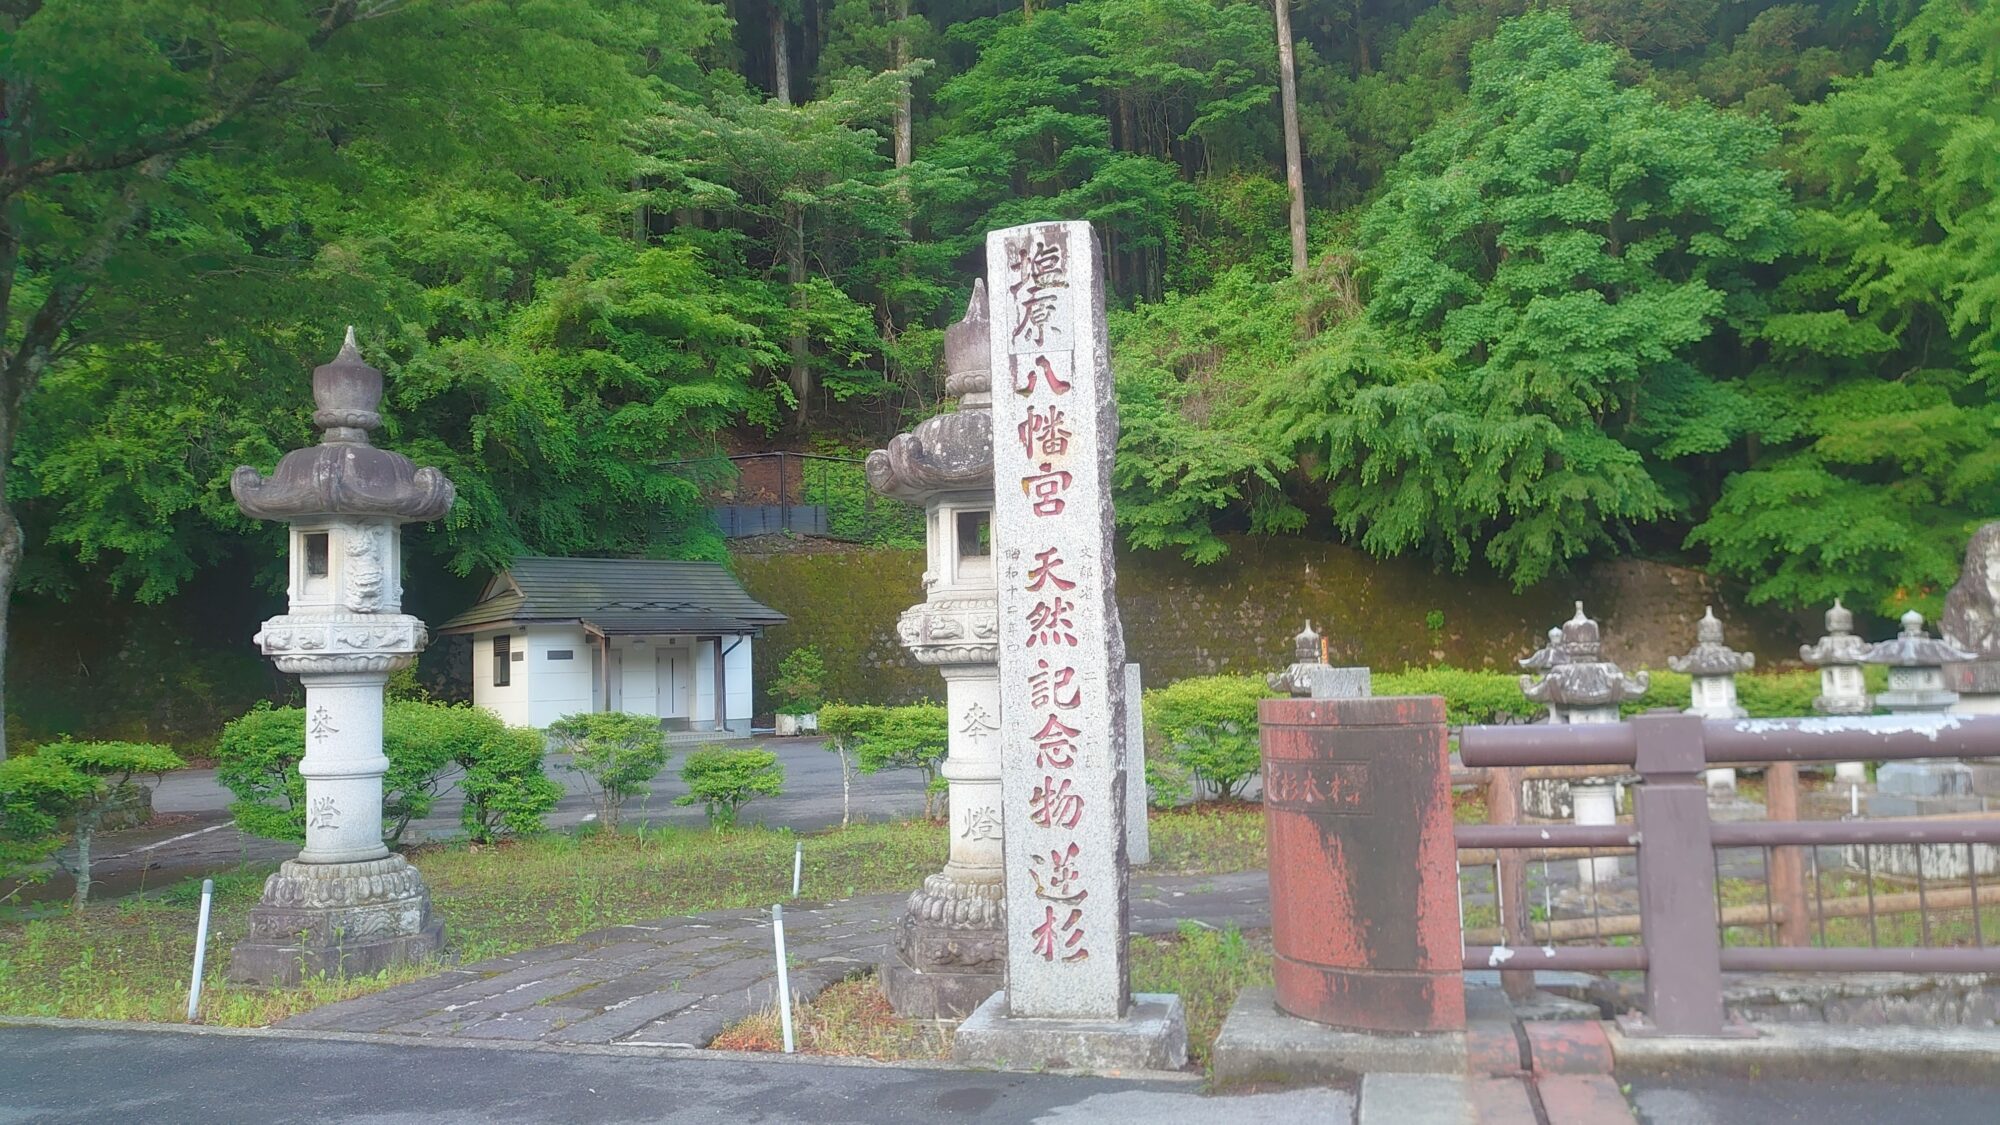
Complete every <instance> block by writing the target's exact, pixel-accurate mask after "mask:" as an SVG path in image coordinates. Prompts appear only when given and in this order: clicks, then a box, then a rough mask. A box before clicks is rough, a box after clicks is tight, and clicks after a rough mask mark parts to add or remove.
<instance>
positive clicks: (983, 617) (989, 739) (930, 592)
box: [867, 281, 1070, 1019]
mask: <svg viewBox="0 0 2000 1125" xmlns="http://www.w3.org/2000/svg"><path fill="white" fill-rule="evenodd" d="M987 321H988V314H987V302H986V286H985V283H984V282H983V281H981V282H977V283H975V284H974V286H973V290H972V300H971V302H970V304H969V305H968V306H967V308H966V310H965V316H964V318H963V319H961V320H960V321H958V323H956V324H953V325H952V326H951V327H949V328H947V329H946V330H945V347H944V350H945V369H946V372H947V374H946V378H945V393H946V394H948V395H952V396H955V397H956V398H957V399H958V408H957V409H956V410H954V411H950V412H948V413H944V414H937V415H933V416H932V417H930V418H926V419H924V420H923V421H922V422H920V423H918V424H917V425H916V427H915V428H914V429H912V430H911V431H910V432H909V433H906V434H898V435H896V436H895V437H894V438H892V439H890V441H889V444H888V447H887V448H886V449H878V450H876V451H875V452H873V453H871V454H869V455H868V462H867V473H868V483H869V485H870V486H871V487H873V488H874V489H875V491H877V492H879V493H881V494H883V495H885V496H891V497H894V498H896V499H899V500H907V501H910V502H912V503H919V504H922V505H923V506H924V520H925V528H926V531H925V553H926V561H927V563H928V566H927V568H926V570H925V572H924V600H923V601H921V602H919V603H917V604H916V605H913V606H911V607H910V608H909V609H907V610H904V611H903V615H902V617H901V619H900V620H899V621H898V622H897V632H898V635H899V636H900V637H901V639H902V642H903V645H904V647H906V648H908V649H909V650H910V654H911V655H912V656H914V657H916V659H917V661H918V662H919V663H922V664H927V665H930V666H931V667H934V668H936V669H937V670H938V671H939V673H940V674H942V675H943V676H944V681H945V713H946V716H947V723H948V726H947V735H946V737H947V739H948V749H947V751H946V754H945V760H944V765H943V767H942V770H941V772H942V773H943V774H944V778H945V781H946V784H947V785H948V786H949V787H950V788H949V793H948V796H947V805H948V807H949V810H950V818H951V831H950V839H951V854H950V859H949V860H948V861H947V862H946V863H945V866H944V870H942V871H940V872H938V873H937V874H935V875H931V876H930V877H928V878H926V879H925V880H924V885H923V887H922V888H921V889H919V890H917V891H916V892H915V893H913V894H912V895H911V896H910V900H909V907H908V909H907V910H906V911H905V912H904V914H903V916H902V917H901V918H900V919H898V920H897V923H896V933H895V940H894V948H893V949H892V950H891V953H890V959H889V960H888V961H887V962H885V963H884V964H883V966H882V972H881V977H882V985H883V990H884V992H885V993H886V994H887V996H888V998H889V1002H890V1004H891V1005H892V1006H893V1007H894V1008H895V1009H896V1011H897V1013H898V1014H899V1015H902V1016H906V1017H914V1018H921V1019H957V1018H961V1017H964V1016H966V1015H968V1014H970V1013H971V1012H972V1010H973V1009H974V1008H976V1007H978V1006H979V1004H980V1002H981V1001H984V1000H985V999H986V998H987V997H988V996H991V995H993V993H994V992H996V991H998V990H999V989H1000V987H1001V986H1002V984H1003V983H1004V981H1005V973H1006V962H1007V931H1006V921H1007V902H1006V891H1005V887H1004V882H1003V879H1004V872H1003V869H1002V867H1001V817H1002V815H1003V812H1002V810H1003V808H1004V802H1002V800H1001V798H1000V737H999V736H1000V667H999V655H998V653H999V649H998V646H999V626H998V618H997V616H996V613H997V610H996V606H995V599H996V596H997V595H996V588H995V585H994V568H993V535H992V514H993V420H992V375H991V373H990V364H991V359H990V356H989V354H988V342H987ZM1051 690H1052V691H1055V692H1058V693H1063V694H1067V693H1068V692H1069V690H1070V688H1069V687H1068V685H1054V686H1052V688H1051Z"/></svg>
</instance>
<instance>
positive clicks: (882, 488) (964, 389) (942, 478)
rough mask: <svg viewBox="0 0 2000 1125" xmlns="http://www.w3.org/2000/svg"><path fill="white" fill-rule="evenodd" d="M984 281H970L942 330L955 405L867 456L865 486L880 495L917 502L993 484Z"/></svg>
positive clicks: (985, 488)
mask: <svg viewBox="0 0 2000 1125" xmlns="http://www.w3.org/2000/svg"><path fill="white" fill-rule="evenodd" d="M987 320H988V317H987V309H986V282H985V281H984V280H980V281H975V282H973V285H972V299H971V300H970V301H968V302H967V303H966V306H965V316H964V317H963V318H961V319H960V320H959V321H958V323H956V324H953V325H952V326H951V327H949V328H947V329H945V330H944V358H945V372H946V374H945V383H944V388H945V393H946V394H949V395H954V396H957V397H958V400H959V401H958V409H957V410H954V411H952V412H950V413H948V414H936V415H933V416H931V417H929V418H926V419H924V420H923V421H921V422H919V423H917V425H916V427H915V428H914V429H912V430H911V431H910V432H909V433H906V434H897V435H896V436H895V437H893V438H890V439H889V445H888V448H886V449H878V450H876V451H874V452H873V453H870V454H869V455H868V462H867V465H866V466H865V468H866V472H867V474H868V484H869V485H870V486H871V487H872V488H874V489H875V491H877V492H879V493H881V494H882V495H884V496H893V497H895V498H896V499H898V500H909V501H914V502H917V503H922V502H923V501H924V500H927V499H929V498H930V497H932V496H936V495H937V494H939V493H943V492H976V491H990V490H991V489H992V488H993V411H992V409H991V407H992V402H993V396H992V388H993V372H992V356H991V354H990V352H989V351H988V348H989V344H988V342H987V341H988V336H987Z"/></svg>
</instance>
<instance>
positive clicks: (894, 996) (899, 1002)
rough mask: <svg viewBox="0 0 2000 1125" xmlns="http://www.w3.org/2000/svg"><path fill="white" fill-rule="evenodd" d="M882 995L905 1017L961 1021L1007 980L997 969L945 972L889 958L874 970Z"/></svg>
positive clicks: (897, 958) (900, 959)
mask: <svg viewBox="0 0 2000 1125" xmlns="http://www.w3.org/2000/svg"><path fill="white" fill-rule="evenodd" d="M876 971H877V974H878V975H879V976H880V977H881V980H882V994H883V995H884V996H886V997H888V998H889V1006H890V1007H892V1008H894V1009H896V1014H897V1015H899V1016H901V1017H903V1018H904V1019H917V1020H961V1019H964V1018H965V1017H967V1016H969V1015H971V1014H972V1013H973V1012H974V1011H976V1010H977V1009H978V1008H979V1006H980V1005H981V1004H984V1003H985V1002H986V998H987V997H989V996H991V995H993V994H994V993H996V992H998V991H1000V989H1001V988H1002V987H1004V986H1005V985H1006V983H1007V980H1006V974H1005V973H1003V972H1001V971H1000V970H999V969H997V968H996V969H995V970H994V971H992V972H990V973H966V972H958V973H947V972H937V971H931V972H926V971H924V970H923V969H919V968H914V967H912V966H910V965H907V964H904V963H903V959H902V958H900V957H891V958H889V959H888V960H887V961H884V962H882V964H881V966H880V967H879V968H878V969H877V970H876Z"/></svg>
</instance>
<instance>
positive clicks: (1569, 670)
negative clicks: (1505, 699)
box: [1521, 602, 1649, 707]
mask: <svg viewBox="0 0 2000 1125" xmlns="http://www.w3.org/2000/svg"><path fill="white" fill-rule="evenodd" d="M1603 648H1604V646H1603V640H1602V637H1601V636H1600V634H1599V632H1598V628H1597V622H1595V621H1593V620H1591V619H1590V618H1589V617H1587V616H1585V615H1584V612H1583V603H1582V602H1578V603H1576V616H1574V617H1572V618H1570V619H1569V620H1568V621H1566V622H1564V623H1563V625H1562V628H1561V630H1560V631H1558V630H1554V629H1551V630H1550V631H1549V647H1548V648H1545V649H1543V650H1541V651H1540V652H1537V653H1536V654H1535V655H1533V656H1531V657H1529V658H1528V659H1527V660H1523V661H1522V662H1521V666H1522V667H1524V668H1534V669H1538V670H1544V671H1546V672H1547V673H1548V674H1547V675H1545V676H1543V677H1542V678H1541V679H1539V680H1537V679H1535V678H1534V677H1532V676H1522V677H1521V694H1523V695H1525V696H1527V697H1528V698H1529V699H1531V700H1533V701H1534V702H1536V703H1544V704H1552V705H1554V706H1557V707H1602V706H1605V705H1607V704H1613V703H1623V702H1625V701H1627V700H1632V699H1637V698H1639V697H1640V696H1642V695H1644V694H1646V688H1647V685H1648V682H1649V677H1648V676H1647V675H1646V673H1644V672H1641V673H1639V674H1638V675H1636V676H1627V675H1626V674H1625V670H1624V669H1622V668H1620V667H1618V665H1616V664H1613V663H1611V662H1610V661H1608V660H1604V659H1602V653H1603Z"/></svg>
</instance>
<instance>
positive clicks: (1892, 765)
mask: <svg viewBox="0 0 2000 1125" xmlns="http://www.w3.org/2000/svg"><path fill="white" fill-rule="evenodd" d="M1875 788H1876V790H1877V791H1878V792H1880V793H1881V794H1882V795H1883V796H1886V797H1969V796H1971V795H1972V769H1971V768H1970V767H1969V766H1967V765H1966V764H1965V763H1964V762H1951V761H1929V762H1924V761H1905V762H1884V763H1883V764H1882V768H1881V769H1878V770H1876V771H1875Z"/></svg>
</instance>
